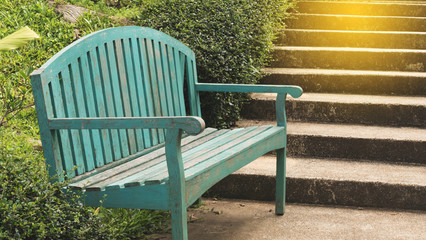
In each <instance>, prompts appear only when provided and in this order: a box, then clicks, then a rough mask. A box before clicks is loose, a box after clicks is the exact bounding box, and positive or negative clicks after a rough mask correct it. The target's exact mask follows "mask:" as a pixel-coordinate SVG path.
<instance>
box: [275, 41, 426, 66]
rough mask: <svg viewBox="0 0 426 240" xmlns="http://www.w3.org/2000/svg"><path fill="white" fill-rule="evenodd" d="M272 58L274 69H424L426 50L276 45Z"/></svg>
mask: <svg viewBox="0 0 426 240" xmlns="http://www.w3.org/2000/svg"><path fill="white" fill-rule="evenodd" d="M274 59H275V61H273V62H271V64H270V65H271V67H273V68H326V69H353V70H381V71H386V70H390V71H413V72H424V71H426V68H425V59H426V50H419V49H416V50H414V49H381V48H336V47H293V46H289V47H284V46H277V47H275V48H274Z"/></svg>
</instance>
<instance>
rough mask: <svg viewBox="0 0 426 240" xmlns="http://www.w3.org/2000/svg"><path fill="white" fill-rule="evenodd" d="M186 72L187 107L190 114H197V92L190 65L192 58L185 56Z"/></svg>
mask: <svg viewBox="0 0 426 240" xmlns="http://www.w3.org/2000/svg"><path fill="white" fill-rule="evenodd" d="M186 73H187V83H188V84H187V86H188V98H189V99H188V100H189V107H190V111H191V115H192V116H198V115H199V111H198V108H199V106H197V98H196V95H197V92H196V91H195V76H194V69H193V65H192V60H191V59H190V58H189V57H187V58H186Z"/></svg>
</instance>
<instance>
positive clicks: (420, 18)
mask: <svg viewBox="0 0 426 240" xmlns="http://www.w3.org/2000/svg"><path fill="white" fill-rule="evenodd" d="M294 15H295V16H296V19H297V16H302V15H303V16H321V17H339V18H365V19H368V18H383V19H384V18H388V19H404V18H405V19H419V20H426V17H408V16H366V15H340V14H316V13H296V14H294Z"/></svg>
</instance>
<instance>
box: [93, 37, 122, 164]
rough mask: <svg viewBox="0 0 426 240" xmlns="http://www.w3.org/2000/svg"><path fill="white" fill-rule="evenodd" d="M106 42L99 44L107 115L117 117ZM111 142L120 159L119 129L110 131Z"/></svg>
mask: <svg viewBox="0 0 426 240" xmlns="http://www.w3.org/2000/svg"><path fill="white" fill-rule="evenodd" d="M105 48H106V44H105V45H103V46H99V52H98V54H99V63H100V67H99V68H100V69H101V74H102V81H103V85H104V91H105V105H106V110H107V112H106V116H107V117H115V116H117V115H116V113H115V108H114V94H113V92H112V88H111V77H110V76H111V69H110V65H109V64H108V55H107V54H106V50H105ZM110 137H111V142H112V152H113V153H114V160H117V159H120V158H121V156H122V154H121V149H120V139H119V135H118V130H116V129H111V132H110Z"/></svg>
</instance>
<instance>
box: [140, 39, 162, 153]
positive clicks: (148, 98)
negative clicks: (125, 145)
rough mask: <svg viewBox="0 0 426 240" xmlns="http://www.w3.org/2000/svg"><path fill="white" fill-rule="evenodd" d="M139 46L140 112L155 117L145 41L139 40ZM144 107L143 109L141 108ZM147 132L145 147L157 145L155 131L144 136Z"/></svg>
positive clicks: (156, 133) (156, 132)
mask: <svg viewBox="0 0 426 240" xmlns="http://www.w3.org/2000/svg"><path fill="white" fill-rule="evenodd" d="M138 46H139V56H140V64H141V70H142V73H143V75H142V79H143V80H142V81H143V83H144V84H141V85H142V87H141V88H140V90H139V91H140V95H139V96H143V97H142V98H140V101H141V102H140V105H141V111H142V113H143V115H144V117H145V116H155V114H154V103H153V97H152V92H151V80H150V68H149V66H148V63H149V61H148V59H147V55H148V51H147V47H146V39H140V40H139V41H138ZM142 106H144V107H142ZM147 132H148V131H145V134H144V141H145V145H146V147H151V146H153V145H156V144H158V131H157V129H151V130H150V131H149V134H146V133H147Z"/></svg>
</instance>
